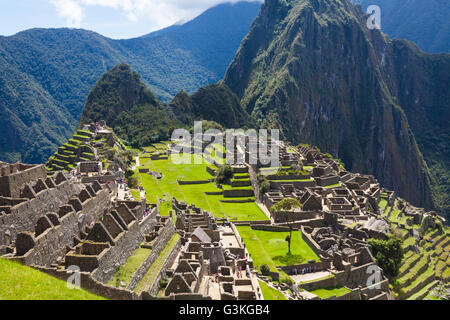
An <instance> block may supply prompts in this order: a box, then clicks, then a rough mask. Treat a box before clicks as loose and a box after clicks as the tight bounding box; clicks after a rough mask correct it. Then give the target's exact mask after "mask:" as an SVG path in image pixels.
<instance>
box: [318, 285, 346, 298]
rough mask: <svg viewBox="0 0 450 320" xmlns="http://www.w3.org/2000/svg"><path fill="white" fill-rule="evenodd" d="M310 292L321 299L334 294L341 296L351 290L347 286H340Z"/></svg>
mask: <svg viewBox="0 0 450 320" xmlns="http://www.w3.org/2000/svg"><path fill="white" fill-rule="evenodd" d="M310 292H311V293H313V294H315V295H317V296H318V297H319V298H321V299H327V298H330V297H332V296H336V297H340V296H343V295H344V294H346V293H349V292H351V291H350V290H348V289H347V288H345V287H338V288H327V289H316V290H313V291H310Z"/></svg>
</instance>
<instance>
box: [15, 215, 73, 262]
mask: <svg viewBox="0 0 450 320" xmlns="http://www.w3.org/2000/svg"><path fill="white" fill-rule="evenodd" d="M53 219H56V221H53V223H52V221H50V224H51V225H50V228H48V229H47V230H46V231H45V232H43V233H42V234H40V235H38V236H37V237H35V245H34V247H33V249H31V250H30V251H28V252H27V253H26V254H25V255H24V260H23V261H24V263H25V264H26V265H33V264H34V265H39V266H47V267H49V266H51V265H52V264H55V263H57V262H58V260H59V259H61V258H63V257H64V256H65V254H66V247H72V246H73V245H74V237H76V236H78V235H79V229H78V215H77V213H76V212H75V211H72V212H70V213H67V214H66V215H65V216H63V217H61V218H58V217H57V216H56V215H54V216H53ZM38 223H39V222H38ZM58 223H59V225H58ZM18 241H19V239H18ZM20 245H21V244H20V243H17V246H18V247H20Z"/></svg>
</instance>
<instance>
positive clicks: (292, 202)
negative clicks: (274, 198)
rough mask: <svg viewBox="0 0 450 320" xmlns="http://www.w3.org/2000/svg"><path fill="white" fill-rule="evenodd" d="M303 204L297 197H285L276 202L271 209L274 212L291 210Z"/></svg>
mask: <svg viewBox="0 0 450 320" xmlns="http://www.w3.org/2000/svg"><path fill="white" fill-rule="evenodd" d="M301 207H302V205H301V204H300V202H298V200H297V199H294V198H285V199H283V200H281V201H280V202H278V203H276V204H275V205H273V206H272V208H270V211H271V212H272V213H273V212H280V211H289V210H291V209H293V208H301Z"/></svg>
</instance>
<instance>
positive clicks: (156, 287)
mask: <svg viewBox="0 0 450 320" xmlns="http://www.w3.org/2000/svg"><path fill="white" fill-rule="evenodd" d="M181 241H182V239H181V238H180V240H178V242H177V244H176V245H175V246H174V247H173V249H172V251H171V252H170V254H169V256H168V257H167V259H166V261H164V264H163V266H162V268H161V270H160V272H159V274H158V275H157V276H156V278H155V281H154V282H153V284H152V285H151V286H150V288H148V289H147V290H145V291H146V292H147V293H148V294H150V295H156V294H157V293H158V290H159V281H160V280H161V278H162V277H163V276H164V275H165V274H166V272H167V269H168V268H169V267H170V266H172V265H173V263H174V262H175V259H176V257H177V256H178V253H179V252H180V249H181Z"/></svg>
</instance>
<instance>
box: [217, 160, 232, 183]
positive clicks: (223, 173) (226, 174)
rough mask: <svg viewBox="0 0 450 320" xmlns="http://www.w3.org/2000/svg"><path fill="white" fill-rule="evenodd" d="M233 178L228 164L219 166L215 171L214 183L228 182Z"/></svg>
mask: <svg viewBox="0 0 450 320" xmlns="http://www.w3.org/2000/svg"><path fill="white" fill-rule="evenodd" d="M232 178H233V168H232V167H231V166H230V165H223V166H220V167H219V168H218V169H217V171H216V178H215V181H216V184H224V183H230V181H231V179H232Z"/></svg>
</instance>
